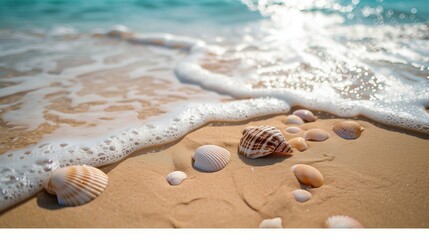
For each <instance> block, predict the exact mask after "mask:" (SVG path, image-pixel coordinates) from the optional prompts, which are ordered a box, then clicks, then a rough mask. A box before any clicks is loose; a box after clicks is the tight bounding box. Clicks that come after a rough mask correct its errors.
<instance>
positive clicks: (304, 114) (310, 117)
mask: <svg viewBox="0 0 429 240" xmlns="http://www.w3.org/2000/svg"><path fill="white" fill-rule="evenodd" d="M292 114H293V115H296V116H298V117H300V118H301V119H302V120H304V121H306V122H314V121H316V120H317V117H316V116H314V114H313V113H312V112H311V111H309V110H307V109H299V110H296V111H295V112H293V113H292Z"/></svg>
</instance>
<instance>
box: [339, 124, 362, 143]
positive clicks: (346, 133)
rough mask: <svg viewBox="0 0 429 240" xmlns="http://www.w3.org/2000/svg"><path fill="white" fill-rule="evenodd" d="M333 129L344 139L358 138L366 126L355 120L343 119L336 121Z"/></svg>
mask: <svg viewBox="0 0 429 240" xmlns="http://www.w3.org/2000/svg"><path fill="white" fill-rule="evenodd" d="M332 130H333V131H334V132H335V133H336V134H337V135H338V136H340V137H342V138H344V139H356V138H358V137H360V134H361V132H362V131H363V130H364V128H363V127H362V126H361V125H360V124H359V123H357V122H355V121H342V122H338V123H335V124H334V125H333V126H332Z"/></svg>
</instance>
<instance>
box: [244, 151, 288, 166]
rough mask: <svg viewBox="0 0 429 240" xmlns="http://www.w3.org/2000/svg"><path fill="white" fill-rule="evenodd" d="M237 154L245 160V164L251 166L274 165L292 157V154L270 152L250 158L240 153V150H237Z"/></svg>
mask: <svg viewBox="0 0 429 240" xmlns="http://www.w3.org/2000/svg"><path fill="white" fill-rule="evenodd" d="M237 155H238V157H239V158H240V160H241V161H242V162H244V163H245V164H247V165H250V166H268V165H274V164H276V163H280V162H283V161H285V160H287V159H288V158H290V157H292V155H275V154H270V155H268V156H265V157H262V158H256V159H250V158H247V157H245V156H243V155H241V154H240V153H238V150H237Z"/></svg>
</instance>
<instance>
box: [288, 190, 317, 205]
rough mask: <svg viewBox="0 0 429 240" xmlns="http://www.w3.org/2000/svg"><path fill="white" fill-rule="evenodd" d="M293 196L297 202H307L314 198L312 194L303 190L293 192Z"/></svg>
mask: <svg viewBox="0 0 429 240" xmlns="http://www.w3.org/2000/svg"><path fill="white" fill-rule="evenodd" d="M292 195H293V196H294V197H295V200H296V201H297V202H306V201H308V200H310V198H311V197H312V195H311V192H309V191H305V190H302V189H296V190H293V191H292Z"/></svg>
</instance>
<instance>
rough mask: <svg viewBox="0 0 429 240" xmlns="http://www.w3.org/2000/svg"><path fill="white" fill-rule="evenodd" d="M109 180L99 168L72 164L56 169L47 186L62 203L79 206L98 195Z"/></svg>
mask: <svg viewBox="0 0 429 240" xmlns="http://www.w3.org/2000/svg"><path fill="white" fill-rule="evenodd" d="M107 182H108V177H107V175H106V174H105V173H104V172H102V171H101V170H99V169H97V168H94V167H89V166H70V167H65V168H58V169H57V170H55V171H54V172H53V173H52V175H51V176H50V178H49V180H48V183H47V185H46V187H45V188H46V190H47V191H48V192H49V193H52V194H56V195H57V199H58V203H59V204H60V205H66V206H77V205H82V204H85V203H87V202H89V201H91V200H93V199H94V198H96V197H98V196H99V195H100V194H101V193H102V192H103V191H104V189H105V188H106V187H107Z"/></svg>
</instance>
